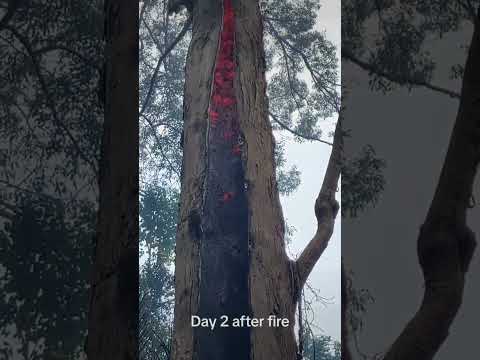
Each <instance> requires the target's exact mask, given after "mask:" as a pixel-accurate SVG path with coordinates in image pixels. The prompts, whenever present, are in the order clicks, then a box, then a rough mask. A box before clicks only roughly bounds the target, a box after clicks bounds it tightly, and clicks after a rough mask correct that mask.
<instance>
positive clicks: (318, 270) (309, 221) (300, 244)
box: [281, 0, 341, 340]
mask: <svg viewBox="0 0 480 360" xmlns="http://www.w3.org/2000/svg"><path fill="white" fill-rule="evenodd" d="M321 5H322V7H321V9H320V11H319V14H318V23H317V29H318V30H320V31H322V30H323V31H325V34H326V37H327V38H328V39H329V40H330V41H332V42H333V43H334V44H335V45H337V49H340V8H341V4H340V2H339V1H334V0H321ZM337 52H338V51H337ZM334 123H335V119H329V120H326V121H325V122H324V125H322V130H324V133H325V135H324V136H326V134H328V132H329V131H330V130H332V129H333V126H334ZM285 145H286V146H285V153H286V159H287V168H288V167H289V166H291V165H296V166H297V167H298V169H299V170H300V171H301V181H302V182H301V184H300V186H299V187H298V189H297V191H296V192H294V193H293V194H291V195H290V196H288V197H282V199H281V202H282V206H283V212H284V216H285V219H286V220H287V223H288V224H289V225H291V226H293V227H295V228H296V232H295V233H294V235H293V236H292V243H291V244H290V245H289V252H290V254H291V255H292V256H295V255H298V254H299V253H300V252H301V251H302V249H303V248H304V247H305V246H306V244H307V243H308V242H309V241H310V240H311V238H312V237H313V234H314V233H315V231H316V225H317V221H316V219H315V213H314V210H313V209H314V204H315V199H316V198H317V195H318V192H319V191H320V187H321V185H322V180H323V176H324V174H325V170H326V167H327V163H328V159H329V156H330V151H331V148H330V146H328V145H326V144H322V143H318V142H315V143H314V142H304V143H297V142H295V141H293V140H292V138H290V140H289V141H287V142H286V144H285ZM337 200H340V197H339V194H338V195H337ZM340 259H341V244H340V217H338V218H337V221H336V224H335V229H334V232H333V235H332V238H331V239H330V242H329V245H328V247H327V249H326V250H325V252H324V253H323V254H322V256H321V258H320V260H319V261H318V263H317V264H316V266H315V268H314V269H313V271H312V273H311V274H310V277H309V280H308V282H309V283H310V285H311V286H312V287H313V288H315V289H317V290H319V294H320V296H321V297H322V298H324V300H325V301H315V302H314V306H313V310H314V316H315V319H314V325H315V327H316V328H314V329H313V330H314V331H316V334H317V335H328V336H331V337H332V338H334V339H335V340H340V329H341V326H340V295H341V292H340Z"/></svg>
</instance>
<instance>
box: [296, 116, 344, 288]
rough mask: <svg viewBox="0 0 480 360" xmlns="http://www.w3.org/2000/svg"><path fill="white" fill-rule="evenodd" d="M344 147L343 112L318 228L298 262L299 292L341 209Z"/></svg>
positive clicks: (320, 198)
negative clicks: (338, 198) (336, 196)
mask: <svg viewBox="0 0 480 360" xmlns="http://www.w3.org/2000/svg"><path fill="white" fill-rule="evenodd" d="M342 151H343V133H342V121H341V114H340V115H339V118H338V121H337V125H336V128H335V134H334V137H333V146H332V152H331V154H330V159H329V161H328V166H327V171H326V173H325V177H324V179H323V183H322V187H321V189H320V193H319V194H318V197H317V199H316V201H315V216H316V218H317V231H316V233H315V235H314V236H313V238H312V240H310V242H309V243H308V245H307V246H306V247H305V249H304V250H303V252H302V253H301V254H300V256H299V258H298V259H297V261H296V263H295V265H296V270H297V279H298V284H297V286H296V290H297V292H298V291H301V289H302V288H303V285H304V284H305V281H306V280H307V278H308V275H309V274H310V272H311V271H312V269H313V267H314V266H315V264H316V263H317V261H318V259H320V256H321V255H322V254H323V252H324V250H325V249H326V247H327V245H328V241H329V240H330V237H331V236H332V233H333V227H334V223H335V218H336V216H337V213H338V209H339V205H338V202H337V200H336V199H335V193H336V192H337V187H338V180H339V178H340V168H341V161H342Z"/></svg>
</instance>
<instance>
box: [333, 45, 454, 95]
mask: <svg viewBox="0 0 480 360" xmlns="http://www.w3.org/2000/svg"><path fill="white" fill-rule="evenodd" d="M342 59H346V60H348V61H350V62H351V63H352V64H355V65H357V66H358V67H360V68H361V69H363V70H365V71H368V72H369V73H370V74H375V75H377V76H380V77H382V78H384V79H387V80H388V81H391V82H393V83H396V84H409V85H412V86H418V87H423V88H426V89H429V90H433V91H435V92H437V93H440V94H443V95H448V96H450V97H452V98H457V99H458V98H460V94H459V93H457V92H455V91H452V90H449V89H447V88H443V87H441V86H437V85H433V84H430V83H428V82H426V81H419V80H416V79H413V78H410V77H406V76H398V75H392V74H389V73H387V72H385V71H381V70H379V69H377V67H376V66H375V65H373V64H370V63H368V62H366V61H363V60H361V59H359V58H358V57H356V56H355V55H354V54H353V53H351V52H350V51H348V50H346V49H342Z"/></svg>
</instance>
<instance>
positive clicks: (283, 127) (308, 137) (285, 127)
mask: <svg viewBox="0 0 480 360" xmlns="http://www.w3.org/2000/svg"><path fill="white" fill-rule="evenodd" d="M268 114H269V115H270V117H271V118H272V119H273V121H274V122H276V123H277V124H278V125H280V126H281V127H282V129H284V130H287V131H288V132H290V133H292V134H293V135H295V136H298V137H301V138H303V139H306V140H312V141H318V142H321V143H323V144H326V145H330V146H333V143H331V142H329V141H326V140H322V139H320V138H318V137H316V136H310V135H305V134H301V133H299V132H298V131H296V130H294V129H292V128H290V127H289V126H287V124H285V123H284V122H282V121H281V120H280V119H279V118H278V117H277V116H275V115H274V114H273V113H272V112H271V111H269V112H268Z"/></svg>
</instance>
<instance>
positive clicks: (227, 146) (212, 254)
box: [194, 0, 250, 360]
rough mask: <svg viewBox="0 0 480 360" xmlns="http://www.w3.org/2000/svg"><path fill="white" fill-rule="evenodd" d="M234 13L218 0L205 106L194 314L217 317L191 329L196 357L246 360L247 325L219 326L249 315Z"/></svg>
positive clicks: (225, 3)
mask: <svg viewBox="0 0 480 360" xmlns="http://www.w3.org/2000/svg"><path fill="white" fill-rule="evenodd" d="M234 54H235V14H234V9H233V6H232V2H231V0H224V1H223V18H222V29H221V33H220V40H219V48H218V51H217V56H216V59H215V67H214V74H213V84H212V90H211V94H210V103H209V108H208V128H207V129H208V130H207V141H206V153H207V154H206V164H207V174H206V179H205V184H204V199H203V205H202V216H201V218H202V223H201V229H202V237H201V244H200V289H199V291H200V296H199V308H198V315H199V316H200V317H202V318H212V319H217V325H216V327H215V329H214V330H211V329H209V328H203V327H199V328H196V329H195V330H194V346H195V351H194V354H195V358H196V359H199V360H224V359H227V358H228V359H233V360H236V359H238V360H248V359H249V358H250V331H249V330H248V328H246V327H243V328H235V327H231V326H230V327H221V326H220V325H221V322H222V316H224V315H226V316H228V318H229V320H231V319H232V318H236V317H241V316H242V315H248V314H249V295H248V294H249V290H248V271H249V259H248V258H249V256H248V204H247V198H246V194H245V187H244V182H245V181H244V179H245V175H244V170H243V166H242V159H241V155H242V145H243V141H242V136H241V132H240V126H239V120H238V111H237V100H236V97H235V89H234V78H235V74H236V70H237V69H236V64H235V55H234Z"/></svg>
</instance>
